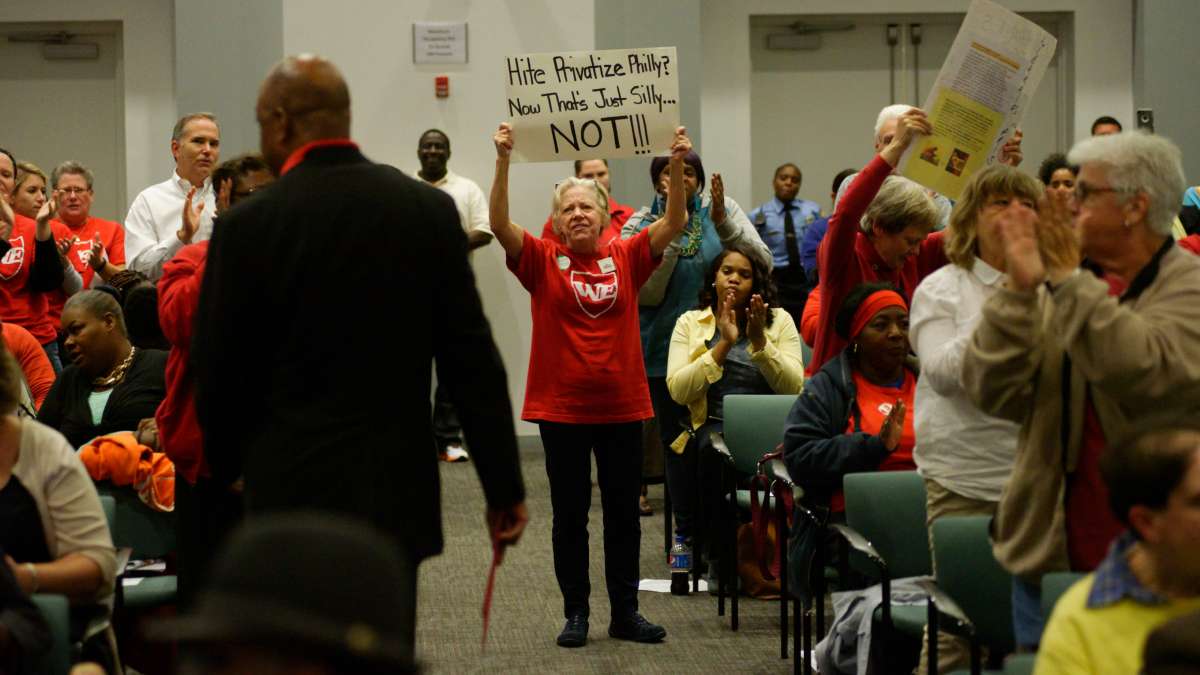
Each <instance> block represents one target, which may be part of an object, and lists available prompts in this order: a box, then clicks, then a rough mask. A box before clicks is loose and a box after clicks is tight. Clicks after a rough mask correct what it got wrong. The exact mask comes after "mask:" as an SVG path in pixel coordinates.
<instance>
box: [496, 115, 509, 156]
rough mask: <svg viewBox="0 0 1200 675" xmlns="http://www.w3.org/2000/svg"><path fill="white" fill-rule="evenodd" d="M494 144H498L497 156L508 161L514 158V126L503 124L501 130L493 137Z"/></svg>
mask: <svg viewBox="0 0 1200 675" xmlns="http://www.w3.org/2000/svg"><path fill="white" fill-rule="evenodd" d="M492 143H495V144H496V156H497V157H499V158H501V159H508V158H509V157H511V156H512V149H513V133H512V125H511V124H509V123H508V122H501V123H500V128H499V129H497V130H496V133H495V134H494V135H493V136H492Z"/></svg>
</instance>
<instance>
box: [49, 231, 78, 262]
mask: <svg viewBox="0 0 1200 675" xmlns="http://www.w3.org/2000/svg"><path fill="white" fill-rule="evenodd" d="M77 241H79V239H78V238H77V237H75V235H71V236H70V237H63V238H62V239H59V240H58V241H57V242H56V243H55V245H54V246H55V248H57V249H58V257H60V258H62V259H63V262H67V257H68V256H70V254H71V249H72V248H74V247H75V242H77Z"/></svg>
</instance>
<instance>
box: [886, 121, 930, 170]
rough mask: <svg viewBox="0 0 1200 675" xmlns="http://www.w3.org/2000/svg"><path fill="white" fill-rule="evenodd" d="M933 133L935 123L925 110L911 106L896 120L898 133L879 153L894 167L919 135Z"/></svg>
mask: <svg viewBox="0 0 1200 675" xmlns="http://www.w3.org/2000/svg"><path fill="white" fill-rule="evenodd" d="M931 133H933V125H931V124H930V123H929V117H928V116H926V115H925V111H924V110H921V109H920V108H909V109H908V112H906V113H904V114H903V115H901V116H900V117H899V119H897V120H896V134H895V135H894V136H892V142H891V143H888V144H887V147H885V148H884V149H883V150H882V151H881V152H880V153H879V154H880V155H882V156H883V158H884V160H886V161H887V163H888V164H891V165H892V166H893V167H894V166H896V165H897V164H899V163H900V156H901V155H903V154H904V151H905V150H907V149H908V146H910V145H912V142H913V141H915V140H916V139H917V137H918V136H925V135H929V134H931Z"/></svg>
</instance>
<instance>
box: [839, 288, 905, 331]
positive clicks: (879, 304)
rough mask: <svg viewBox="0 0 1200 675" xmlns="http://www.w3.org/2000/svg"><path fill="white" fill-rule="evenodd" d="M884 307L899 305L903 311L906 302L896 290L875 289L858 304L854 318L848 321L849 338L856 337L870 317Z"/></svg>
mask: <svg viewBox="0 0 1200 675" xmlns="http://www.w3.org/2000/svg"><path fill="white" fill-rule="evenodd" d="M885 307H900V308H901V309H903V310H904V311H906V312H907V311H908V303H906V302H904V298H902V297H900V294H899V293H897V292H896V291H888V290H883V291H875V292H874V293H872V294H870V295H868V296H867V299H866V300H863V301H862V304H860V305H859V306H858V309H857V310H856V311H855V312H854V320H853V321H851V322H850V339H851V340H853V339H854V338H856V337H858V334H859V333H861V332H862V329H863V328H866V327H867V324H868V323H870V321H871V319H872V318H874V317H875V315H876V314H878V313H879V310H881V309H883V308H885Z"/></svg>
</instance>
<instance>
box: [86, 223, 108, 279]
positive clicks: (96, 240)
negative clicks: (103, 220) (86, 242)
mask: <svg viewBox="0 0 1200 675" xmlns="http://www.w3.org/2000/svg"><path fill="white" fill-rule="evenodd" d="M88 253H89V257H88V264H89V265H91V266H92V269H94V270H96V271H97V272H99V271H100V270H102V269H104V266H105V265H107V264H108V256H106V255H105V254H104V243H103V242H102V241H100V233H99V232H97V233H96V236H94V237H92V247H91V249H89V251H88Z"/></svg>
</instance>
